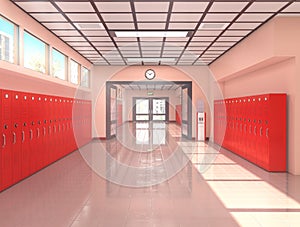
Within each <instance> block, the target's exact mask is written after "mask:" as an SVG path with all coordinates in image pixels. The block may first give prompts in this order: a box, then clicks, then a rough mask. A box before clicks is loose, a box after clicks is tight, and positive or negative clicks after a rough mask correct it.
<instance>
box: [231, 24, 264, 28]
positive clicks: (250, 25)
mask: <svg viewBox="0 0 300 227" xmlns="http://www.w3.org/2000/svg"><path fill="white" fill-rule="evenodd" d="M259 25H261V23H233V24H232V25H231V26H230V27H229V29H255V28H257V27H258V26H259Z"/></svg>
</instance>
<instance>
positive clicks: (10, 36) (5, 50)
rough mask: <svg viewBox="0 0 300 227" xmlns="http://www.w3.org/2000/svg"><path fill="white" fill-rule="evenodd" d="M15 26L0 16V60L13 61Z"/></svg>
mask: <svg viewBox="0 0 300 227" xmlns="http://www.w3.org/2000/svg"><path fill="white" fill-rule="evenodd" d="M16 32H17V27H16V26H15V25H14V24H13V23H11V22H9V21H8V20H5V19H4V18H3V17H1V16H0V60H4V61H8V62H11V63H14V45H15V43H17V42H15V38H16V35H15V33H16Z"/></svg>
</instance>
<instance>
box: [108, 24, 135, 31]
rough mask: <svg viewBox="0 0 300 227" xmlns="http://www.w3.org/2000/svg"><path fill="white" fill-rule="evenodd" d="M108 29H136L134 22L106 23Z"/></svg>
mask: <svg viewBox="0 0 300 227" xmlns="http://www.w3.org/2000/svg"><path fill="white" fill-rule="evenodd" d="M106 25H107V27H108V29H112V30H118V29H119V30H122V29H134V28H135V27H134V24H133V23H106Z"/></svg>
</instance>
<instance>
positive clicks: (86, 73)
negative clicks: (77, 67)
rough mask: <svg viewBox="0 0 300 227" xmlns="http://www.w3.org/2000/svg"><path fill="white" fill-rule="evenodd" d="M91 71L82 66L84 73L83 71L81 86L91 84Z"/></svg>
mask: <svg viewBox="0 0 300 227" xmlns="http://www.w3.org/2000/svg"><path fill="white" fill-rule="evenodd" d="M89 77H90V71H89V70H88V69H87V68H85V67H82V73H81V86H83V87H89V85H90V78H89Z"/></svg>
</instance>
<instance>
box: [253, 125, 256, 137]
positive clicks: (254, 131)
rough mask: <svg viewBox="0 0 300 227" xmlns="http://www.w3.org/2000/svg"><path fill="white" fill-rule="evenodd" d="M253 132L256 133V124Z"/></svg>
mask: <svg viewBox="0 0 300 227" xmlns="http://www.w3.org/2000/svg"><path fill="white" fill-rule="evenodd" d="M253 133H254V135H256V126H254V130H253Z"/></svg>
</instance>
